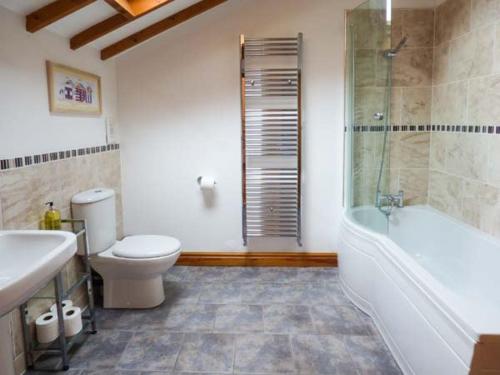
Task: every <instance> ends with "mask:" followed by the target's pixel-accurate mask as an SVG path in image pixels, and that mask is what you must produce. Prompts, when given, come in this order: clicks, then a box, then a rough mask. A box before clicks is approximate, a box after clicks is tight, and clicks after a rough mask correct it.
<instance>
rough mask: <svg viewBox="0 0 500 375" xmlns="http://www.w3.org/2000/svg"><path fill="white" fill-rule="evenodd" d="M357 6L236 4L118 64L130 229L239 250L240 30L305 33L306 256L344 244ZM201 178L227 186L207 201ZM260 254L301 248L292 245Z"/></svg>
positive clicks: (302, 1)
mask: <svg viewBox="0 0 500 375" xmlns="http://www.w3.org/2000/svg"><path fill="white" fill-rule="evenodd" d="M358 3H359V1H349V0H336V1H333V0H273V1H265V0H239V1H230V2H228V3H225V4H223V5H221V6H219V7H217V8H215V9H213V10H212V11H209V12H208V13H206V14H204V15H202V16H200V17H197V18H195V19H193V20H191V21H189V22H186V23H185V24H184V25H181V26H179V27H176V28H174V29H172V30H170V31H168V32H166V33H164V34H162V35H161V36H159V37H157V38H156V39H154V40H153V41H151V42H149V43H146V44H144V45H142V46H139V47H137V48H136V49H134V50H133V51H131V52H129V53H127V54H125V55H123V56H122V57H120V58H119V59H118V61H117V69H118V82H119V84H118V92H119V95H118V96H119V103H118V109H119V122H120V131H121V144H122V166H123V194H124V206H125V232H126V233H127V234H137V233H159V234H170V235H172V236H176V237H178V238H179V239H181V241H182V243H183V247H184V249H187V250H212V251H213V250H220V251H230V250H240V249H242V241H241V164H240V163H241V159H240V104H239V100H240V97H239V51H238V37H239V34H240V33H244V34H246V35H249V36H290V35H292V36H293V35H296V33H298V32H303V33H304V80H303V89H304V105H303V109H304V160H303V162H304V184H303V186H304V196H303V198H304V203H303V204H304V218H303V237H304V247H303V249H304V250H308V251H328V250H335V249H336V248H337V236H336V234H337V230H338V227H339V222H340V218H341V216H342V163H343V156H342V155H343V113H344V107H343V105H344V102H343V93H344V9H348V8H352V7H353V6H355V5H356V4H358ZM198 175H213V176H215V177H216V179H217V183H218V184H217V188H216V191H217V193H216V200H215V203H214V204H213V206H212V207H207V206H205V205H204V202H203V198H202V194H201V192H200V190H199V188H198V186H197V184H196V177H197V176H198ZM250 248H252V249H266V250H299V249H300V248H298V247H297V246H296V244H295V242H294V241H293V240H291V241H290V240H285V241H277V240H267V239H266V240H264V241H262V242H260V243H257V244H255V243H254V244H252V245H251V247H250Z"/></svg>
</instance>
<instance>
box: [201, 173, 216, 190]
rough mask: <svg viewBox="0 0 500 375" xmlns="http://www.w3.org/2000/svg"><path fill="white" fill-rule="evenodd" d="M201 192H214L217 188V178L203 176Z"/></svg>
mask: <svg viewBox="0 0 500 375" xmlns="http://www.w3.org/2000/svg"><path fill="white" fill-rule="evenodd" d="M200 188H201V190H213V189H214V188H215V178H213V177H208V176H203V177H201V180H200Z"/></svg>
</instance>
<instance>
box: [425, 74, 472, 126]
mask: <svg viewBox="0 0 500 375" xmlns="http://www.w3.org/2000/svg"><path fill="white" fill-rule="evenodd" d="M466 108H467V82H466V81H461V82H455V83H450V84H443V85H438V86H434V87H433V89H432V123H433V124H455V125H464V124H465V122H466Z"/></svg>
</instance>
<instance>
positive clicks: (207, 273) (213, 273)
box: [184, 267, 228, 283]
mask: <svg viewBox="0 0 500 375" xmlns="http://www.w3.org/2000/svg"><path fill="white" fill-rule="evenodd" d="M227 269H228V267H189V268H188V271H187V272H186V274H185V276H184V278H185V279H184V280H187V281H192V282H199V281H202V282H204V283H211V282H221V281H222V280H224V274H225V273H226V271H227Z"/></svg>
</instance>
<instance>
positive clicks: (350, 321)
mask: <svg viewBox="0 0 500 375" xmlns="http://www.w3.org/2000/svg"><path fill="white" fill-rule="evenodd" d="M310 311H311V316H312V319H313V322H314V325H315V326H316V328H317V330H318V333H320V334H341V335H371V334H372V331H371V328H370V326H369V325H368V324H367V323H366V322H365V321H364V320H363V319H362V318H361V316H360V315H359V313H358V311H357V309H356V308H355V307H353V306H348V305H337V306H335V305H314V306H311V307H310Z"/></svg>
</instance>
